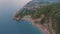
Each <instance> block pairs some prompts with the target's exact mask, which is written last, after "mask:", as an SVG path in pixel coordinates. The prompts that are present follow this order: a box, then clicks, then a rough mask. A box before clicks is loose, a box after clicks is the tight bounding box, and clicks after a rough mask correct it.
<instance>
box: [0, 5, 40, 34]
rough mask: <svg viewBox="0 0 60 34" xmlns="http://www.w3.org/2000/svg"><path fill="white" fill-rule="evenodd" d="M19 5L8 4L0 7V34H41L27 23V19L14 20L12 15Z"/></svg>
mask: <svg viewBox="0 0 60 34" xmlns="http://www.w3.org/2000/svg"><path fill="white" fill-rule="evenodd" d="M19 8H20V7H16V6H15V5H12V4H9V5H6V6H5V5H4V6H1V8H0V34H41V32H40V30H38V29H37V28H36V27H34V26H32V24H29V23H28V21H24V20H22V21H19V22H16V21H14V20H13V19H12V15H13V13H14V12H16V11H17V10H18V9H19Z"/></svg>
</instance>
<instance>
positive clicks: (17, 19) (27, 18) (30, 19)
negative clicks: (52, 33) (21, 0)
mask: <svg viewBox="0 0 60 34" xmlns="http://www.w3.org/2000/svg"><path fill="white" fill-rule="evenodd" d="M42 16H43V15H42ZM43 17H44V16H43ZM43 17H41V18H39V19H32V18H31V16H30V15H26V16H25V17H23V18H21V19H23V20H27V21H28V22H31V23H32V25H33V26H35V27H37V28H38V29H39V30H41V31H42V33H43V34H49V31H48V29H46V27H44V25H42V24H38V23H36V24H35V21H39V20H40V21H41V19H42V18H43ZM13 19H14V20H16V21H19V20H20V16H18V17H15V16H14V17H13Z"/></svg>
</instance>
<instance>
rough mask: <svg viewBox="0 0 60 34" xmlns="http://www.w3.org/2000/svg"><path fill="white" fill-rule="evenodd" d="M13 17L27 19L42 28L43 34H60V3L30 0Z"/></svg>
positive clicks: (17, 19)
mask: <svg viewBox="0 0 60 34" xmlns="http://www.w3.org/2000/svg"><path fill="white" fill-rule="evenodd" d="M13 19H15V20H16V21H19V20H22V19H25V20H27V21H29V22H31V23H32V25H33V26H36V27H37V28H38V29H39V30H41V31H42V32H43V34H59V33H60V32H59V31H60V3H49V2H44V3H43V2H41V1H40V0H36V1H34V2H33V1H30V2H29V3H27V4H26V6H24V8H23V9H21V10H19V11H18V12H17V13H16V14H15V16H14V18H13Z"/></svg>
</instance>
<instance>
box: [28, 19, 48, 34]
mask: <svg viewBox="0 0 60 34" xmlns="http://www.w3.org/2000/svg"><path fill="white" fill-rule="evenodd" d="M27 21H29V22H31V23H32V25H33V26H35V27H37V28H38V29H39V30H41V31H42V34H49V31H48V30H47V29H46V28H45V27H44V26H43V25H42V24H35V23H34V20H32V19H27Z"/></svg>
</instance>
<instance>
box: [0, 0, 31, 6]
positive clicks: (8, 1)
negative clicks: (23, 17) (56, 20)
mask: <svg viewBox="0 0 60 34" xmlns="http://www.w3.org/2000/svg"><path fill="white" fill-rule="evenodd" d="M29 1H30V0H0V7H1V6H4V7H5V6H9V5H14V6H18V7H22V6H24V5H25V4H26V3H27V2H29Z"/></svg>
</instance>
